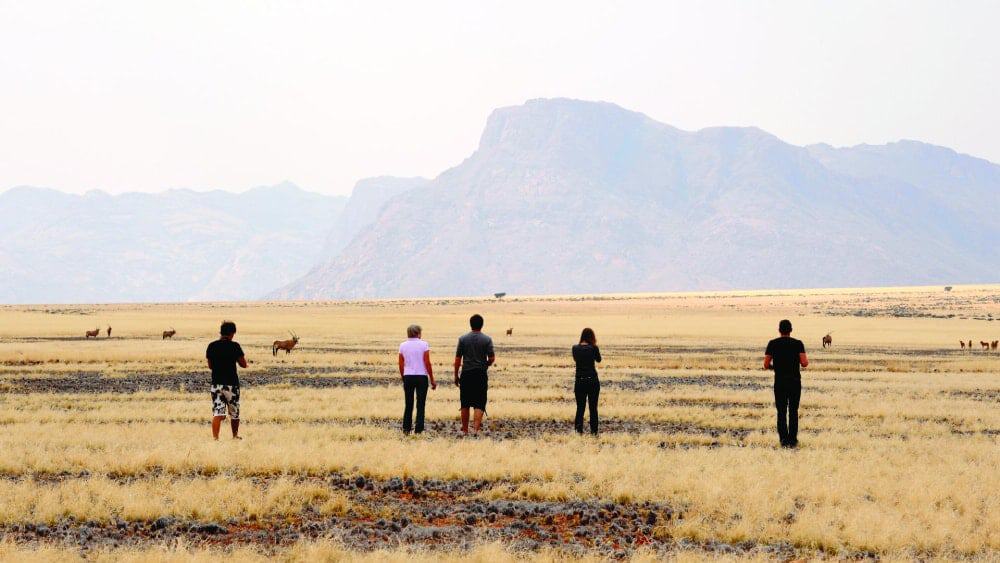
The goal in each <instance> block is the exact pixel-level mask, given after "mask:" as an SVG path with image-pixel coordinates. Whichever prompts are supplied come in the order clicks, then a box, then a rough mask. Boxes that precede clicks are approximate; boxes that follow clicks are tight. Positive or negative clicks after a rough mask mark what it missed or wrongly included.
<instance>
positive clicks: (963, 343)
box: [958, 340, 965, 350]
mask: <svg viewBox="0 0 1000 563" xmlns="http://www.w3.org/2000/svg"><path fill="white" fill-rule="evenodd" d="M958 343H959V344H961V345H962V350H965V341H964V340H959V341H958Z"/></svg>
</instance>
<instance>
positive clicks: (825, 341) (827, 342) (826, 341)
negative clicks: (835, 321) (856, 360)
mask: <svg viewBox="0 0 1000 563" xmlns="http://www.w3.org/2000/svg"><path fill="white" fill-rule="evenodd" d="M827 346H833V336H830V334H829V333H827V335H826V336H824V337H823V347H824V348H826V347H827Z"/></svg>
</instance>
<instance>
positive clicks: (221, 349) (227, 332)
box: [205, 321, 247, 440]
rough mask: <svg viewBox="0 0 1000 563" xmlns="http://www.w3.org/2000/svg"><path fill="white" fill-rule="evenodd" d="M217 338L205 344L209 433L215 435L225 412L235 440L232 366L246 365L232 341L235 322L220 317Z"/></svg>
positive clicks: (236, 396) (236, 393) (236, 385)
mask: <svg viewBox="0 0 1000 563" xmlns="http://www.w3.org/2000/svg"><path fill="white" fill-rule="evenodd" d="M219 334H220V336H219V339H218V340H216V341H215V342H212V343H211V344H209V345H208V350H206V351H205V358H207V359H208V369H210V370H212V388H211V390H212V436H213V437H214V438H215V439H216V440H218V439H219V428H220V427H221V426H222V421H223V420H225V418H226V414H228V415H229V425H230V427H232V429H233V439H235V440H239V439H240V436H239V431H240V378H239V376H238V375H237V374H236V366H237V365H239V366H240V367H242V368H245V367H247V359H246V357H245V356H244V355H243V348H241V347H240V345H239V344H238V343H236V342H233V335H235V334H236V323H234V322H232V321H224V322H223V323H222V326H221V327H219Z"/></svg>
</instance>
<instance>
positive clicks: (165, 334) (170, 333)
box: [160, 327, 177, 340]
mask: <svg viewBox="0 0 1000 563" xmlns="http://www.w3.org/2000/svg"><path fill="white" fill-rule="evenodd" d="M175 334H177V331H176V330H175V329H174V327H170V330H165V331H163V337H162V338H160V340H166V339H168V338H173V337H174V335H175Z"/></svg>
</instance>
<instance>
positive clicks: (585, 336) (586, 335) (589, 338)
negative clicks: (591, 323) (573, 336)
mask: <svg viewBox="0 0 1000 563" xmlns="http://www.w3.org/2000/svg"><path fill="white" fill-rule="evenodd" d="M584 342H586V343H587V344H590V345H591V346H597V336H595V335H594V329H592V328H585V329H583V332H581V333H580V344H583V343H584Z"/></svg>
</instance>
